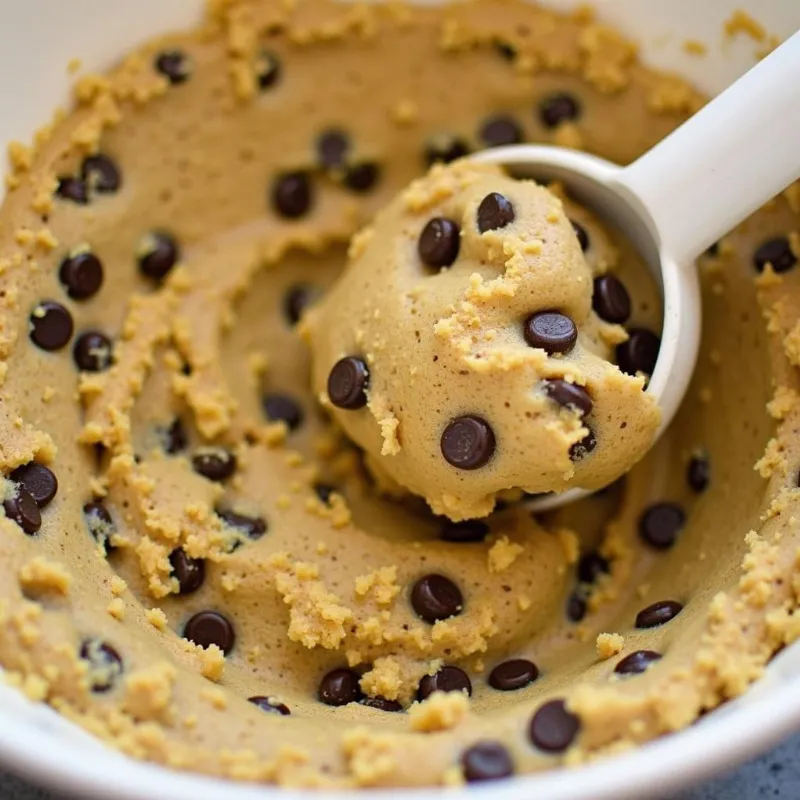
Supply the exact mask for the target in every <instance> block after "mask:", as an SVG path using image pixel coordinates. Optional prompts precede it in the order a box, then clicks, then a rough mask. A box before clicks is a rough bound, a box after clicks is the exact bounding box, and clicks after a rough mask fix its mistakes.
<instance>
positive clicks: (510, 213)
mask: <svg viewBox="0 0 800 800" xmlns="http://www.w3.org/2000/svg"><path fill="white" fill-rule="evenodd" d="M477 220H478V230H479V231H480V232H481V233H486V231H494V230H497V229H498V228H505V226H506V225H509V224H510V223H512V222H513V221H514V206H513V205H512V204H511V201H510V200H509V199H508V198H507V197H506V196H505V195H502V194H500V193H499V192H490V193H489V194H487V195H486V197H484V198H483V200H481V204H480V205H479V206H478V214H477Z"/></svg>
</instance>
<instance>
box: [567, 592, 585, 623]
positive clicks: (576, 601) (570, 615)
mask: <svg viewBox="0 0 800 800" xmlns="http://www.w3.org/2000/svg"><path fill="white" fill-rule="evenodd" d="M566 610H567V619H568V620H570V622H580V621H581V620H582V619H583V618H584V617H585V616H586V610H587V609H586V600H585V598H583V597H582V596H581V595H579V594H578V593H577V592H573V593H572V594H571V595H570V596H569V597H568V598H567V609H566Z"/></svg>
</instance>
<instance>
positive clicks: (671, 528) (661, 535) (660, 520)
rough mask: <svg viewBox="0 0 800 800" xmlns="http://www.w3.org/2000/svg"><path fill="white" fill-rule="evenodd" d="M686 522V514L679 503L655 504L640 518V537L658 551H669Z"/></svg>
mask: <svg viewBox="0 0 800 800" xmlns="http://www.w3.org/2000/svg"><path fill="white" fill-rule="evenodd" d="M685 522H686V513H685V512H684V510H683V509H682V508H681V507H680V506H679V505H678V504H677V503H654V504H653V505H651V506H650V507H649V508H647V509H646V510H645V512H644V513H643V514H642V516H641V517H640V518H639V536H641V538H642V539H643V540H644V541H645V542H647V544H649V545H650V546H651V547H655V548H656V549H657V550H668V549H669V548H670V547H672V545H674V544H675V540H676V539H677V538H678V534H679V533H680V532H681V530H682V528H683V526H684V523H685Z"/></svg>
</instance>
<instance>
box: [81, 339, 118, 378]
mask: <svg viewBox="0 0 800 800" xmlns="http://www.w3.org/2000/svg"><path fill="white" fill-rule="evenodd" d="M112 352H113V347H112V344H111V339H109V338H108V336H106V335H105V334H104V333H100V331H86V333H82V334H81V335H80V336H79V337H78V338H77V339H76V340H75V345H74V346H73V348H72V357H73V359H74V360H75V364H76V365H77V367H78V369H79V370H82V371H83V372H104V371H105V370H107V369H108V368H109V367H110V366H111V355H112Z"/></svg>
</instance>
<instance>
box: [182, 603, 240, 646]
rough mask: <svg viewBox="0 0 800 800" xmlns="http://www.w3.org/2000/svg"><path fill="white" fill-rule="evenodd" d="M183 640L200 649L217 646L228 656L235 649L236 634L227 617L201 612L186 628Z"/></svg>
mask: <svg viewBox="0 0 800 800" xmlns="http://www.w3.org/2000/svg"><path fill="white" fill-rule="evenodd" d="M183 638H184V639H188V640H189V641H191V642H194V643H195V644H196V645H199V646H200V647H210V646H211V645H212V644H215V645H216V646H217V647H219V649H220V650H222V652H223V653H225V654H226V655H227V654H228V653H230V651H231V650H232V649H233V644H234V642H235V641H236V634H235V633H234V630H233V625H231V623H230V621H229V620H228V618H227V617H225V616H223V615H222V614H220V613H219V612H217V611H200V612H198V613H197V614H195V615H194V616H193V617H191V618H190V619H189V621H188V622H187V623H186V625H185V626H184V629H183Z"/></svg>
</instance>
